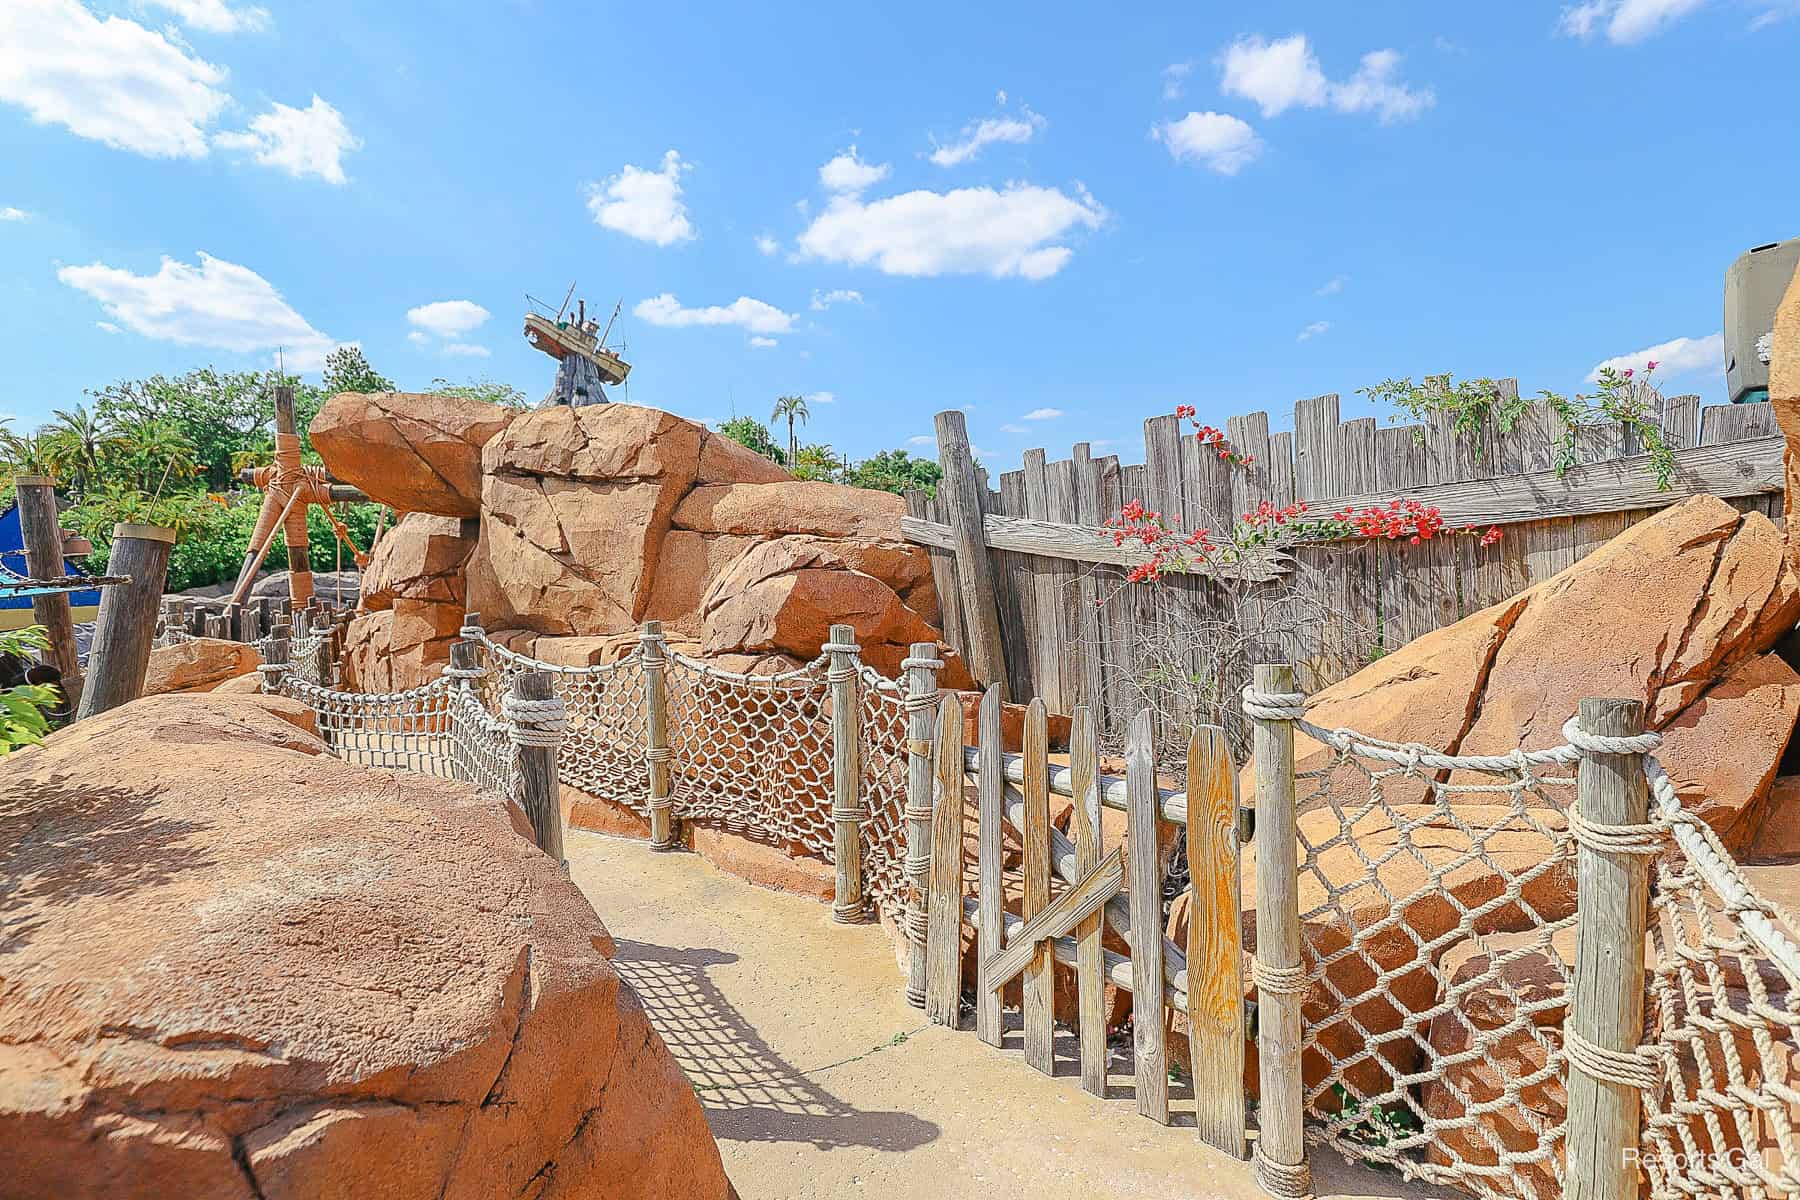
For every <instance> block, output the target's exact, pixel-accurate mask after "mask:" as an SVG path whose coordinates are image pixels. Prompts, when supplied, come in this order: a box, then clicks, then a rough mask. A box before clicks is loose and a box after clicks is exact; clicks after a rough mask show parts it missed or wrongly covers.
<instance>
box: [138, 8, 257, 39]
mask: <svg viewBox="0 0 1800 1200" xmlns="http://www.w3.org/2000/svg"><path fill="white" fill-rule="evenodd" d="M142 2H143V3H146V4H149V5H150V6H151V7H153V8H162V9H167V10H168V11H169V12H172V13H174V14H175V16H176V17H177V18H178V19H180V21H181V23H182V24H183V25H186V26H188V27H189V28H192V29H198V30H200V32H202V33H261V32H263V31H264V30H266V29H267V28H268V27H269V25H270V18H269V10H268V9H266V8H258V7H256V6H254V5H245V6H243V7H241V8H233V7H232V6H231V5H230V4H228V3H226V0H142Z"/></svg>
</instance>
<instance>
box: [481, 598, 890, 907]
mask: <svg viewBox="0 0 1800 1200" xmlns="http://www.w3.org/2000/svg"><path fill="white" fill-rule="evenodd" d="M463 634H464V636H465V637H466V638H468V639H469V640H471V641H473V642H474V643H476V645H477V646H478V647H479V657H480V661H481V662H482V664H483V665H484V667H485V668H486V677H485V678H484V679H483V680H482V681H480V682H479V683H478V684H477V690H478V691H479V692H480V693H481V694H482V695H483V696H484V697H485V698H486V699H487V700H488V704H489V707H490V708H491V707H493V706H494V705H495V704H496V703H497V700H496V699H495V697H497V696H499V695H501V694H504V692H505V691H506V690H507V689H509V688H510V686H511V681H512V679H513V677H514V676H516V675H517V674H518V673H520V672H522V671H545V672H548V673H549V674H550V675H551V677H552V686H553V689H554V691H555V693H556V695H557V696H558V697H559V698H561V699H562V701H563V702H564V705H565V707H566V711H567V720H568V728H567V731H566V732H565V734H564V741H563V745H562V752H561V753H560V754H559V755H558V756H557V765H558V773H559V775H560V777H561V779H562V781H563V782H564V783H567V784H569V785H570V786H572V787H577V788H580V789H581V790H582V791H584V792H587V793H589V794H590V795H593V796H597V797H599V798H600V799H603V800H608V801H611V802H613V803H615V804H621V805H624V806H625V807H627V808H629V809H631V810H632V811H633V812H635V813H637V814H638V815H639V816H648V814H649V796H650V788H649V774H650V773H649V757H648V753H647V726H648V710H647V704H648V699H647V697H648V687H647V685H648V675H649V673H650V672H651V671H653V670H654V671H659V672H660V673H661V676H662V679H663V688H664V696H665V706H666V711H667V730H668V763H669V783H670V800H671V803H672V814H673V816H674V817H675V818H676V819H678V820H686V821H699V822H703V823H708V824H713V825H717V826H719V827H722V828H724V829H727V830H730V831H731V832H734V833H739V834H747V835H750V836H752V837H756V838H759V839H762V840H765V841H769V842H772V843H775V844H777V845H781V846H784V847H786V848H790V849H793V850H797V851H799V852H801V853H804V854H808V855H811V856H813V857H816V858H820V859H823V860H824V861H825V862H827V863H833V864H835V861H836V853H835V837H834V822H833V819H832V769H831V762H832V712H831V707H832V704H831V680H830V678H829V675H830V663H829V656H828V655H821V656H820V657H819V658H817V659H815V660H814V661H812V662H810V663H807V664H805V665H804V666H801V667H798V668H796V669H794V670H791V671H785V672H781V673H778V674H770V675H751V674H742V673H738V672H733V671H725V670H721V669H720V668H718V667H716V666H713V665H711V664H709V663H706V662H704V661H701V660H699V659H695V658H690V657H688V656H687V655H685V654H681V653H679V652H677V651H674V650H672V649H669V648H668V646H667V644H666V643H665V642H663V641H662V640H661V639H659V638H652V639H650V641H651V643H652V644H653V645H654V650H653V651H650V652H648V653H647V647H646V644H645V643H642V642H640V644H639V645H638V646H637V647H635V648H634V649H632V650H631V651H630V652H629V653H628V654H626V655H625V656H623V657H621V658H620V659H618V660H617V661H615V662H611V663H605V664H595V665H588V666H567V665H560V664H555V663H546V662H543V661H541V660H538V659H534V658H531V657H529V656H527V655H524V654H520V653H518V652H517V651H514V650H510V649H507V648H506V647H504V646H501V645H500V644H498V643H497V642H495V641H493V640H492V639H491V638H489V637H488V636H487V634H486V633H485V632H483V631H481V630H480V629H479V628H478V627H475V626H469V627H467V628H465V629H464V630H463ZM857 680H858V710H859V712H858V728H859V731H860V732H859V745H860V748H861V755H860V758H861V785H862V786H861V801H862V811H863V813H864V819H863V823H862V837H863V874H864V882H865V888H866V890H867V892H868V894H869V895H871V896H873V897H874V898H875V899H876V900H877V901H879V902H882V903H885V904H889V905H898V904H899V903H901V902H903V900H904V898H905V895H906V887H905V880H904V878H903V870H904V858H905V845H906V822H905V797H906V720H905V695H904V692H903V691H902V689H901V688H900V687H899V685H898V684H895V683H893V682H892V681H890V680H887V679H884V678H882V677H881V676H880V675H879V674H878V673H876V672H875V671H873V670H872V669H870V668H868V667H866V666H859V667H858V669H857Z"/></svg>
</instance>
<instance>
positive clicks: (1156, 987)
mask: <svg viewBox="0 0 1800 1200" xmlns="http://www.w3.org/2000/svg"><path fill="white" fill-rule="evenodd" d="M1155 726H1156V719H1155V714H1154V713H1153V712H1151V710H1150V709H1148V708H1146V709H1144V710H1142V711H1141V712H1139V713H1138V715H1137V716H1135V717H1133V718H1132V719H1131V729H1130V731H1129V733H1128V734H1127V737H1126V742H1125V805H1126V814H1125V815H1126V818H1127V826H1126V829H1127V835H1126V840H1127V841H1128V842H1129V844H1130V848H1131V874H1130V876H1129V878H1130V881H1131V890H1130V892H1129V895H1128V899H1129V900H1130V902H1131V1032H1132V1043H1133V1045H1132V1049H1133V1051H1134V1053H1133V1056H1132V1057H1133V1058H1134V1059H1135V1060H1136V1063H1137V1089H1136V1090H1137V1110H1138V1112H1140V1113H1142V1114H1143V1115H1144V1116H1146V1117H1149V1118H1150V1119H1151V1120H1154V1121H1158V1122H1160V1123H1162V1124H1164V1125H1167V1124H1168V1123H1169V1063H1168V1054H1167V1051H1166V1049H1165V1047H1164V1045H1163V1037H1164V1029H1165V1025H1164V1016H1163V1004H1164V997H1165V996H1166V995H1167V994H1168V993H1167V990H1166V985H1165V982H1164V979H1163V919H1162V855H1161V854H1160V853H1159V852H1158V847H1159V846H1160V839H1159V838H1158V837H1157V829H1156V822H1157V818H1158V817H1159V816H1160V815H1161V814H1160V813H1159V812H1158V811H1157V810H1158V808H1159V807H1160V806H1159V805H1158V803H1157V799H1156V751H1155V748H1154V746H1153V744H1152V738H1153V737H1154V736H1155V734H1154V732H1153V731H1154V729H1155ZM1195 983H1196V981H1195V980H1194V978H1193V977H1192V975H1191V974H1190V976H1189V978H1188V986H1189V987H1190V988H1191V987H1193V986H1194V985H1195Z"/></svg>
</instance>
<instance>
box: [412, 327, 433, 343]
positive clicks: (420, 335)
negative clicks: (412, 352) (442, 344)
mask: <svg viewBox="0 0 1800 1200" xmlns="http://www.w3.org/2000/svg"><path fill="white" fill-rule="evenodd" d="M406 340H407V341H409V342H411V343H412V344H413V345H415V346H429V345H431V335H429V334H427V333H426V332H425V331H424V330H422V329H415V330H413V331H412V332H411V333H409V334H407V335H406Z"/></svg>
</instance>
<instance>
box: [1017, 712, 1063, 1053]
mask: <svg viewBox="0 0 1800 1200" xmlns="http://www.w3.org/2000/svg"><path fill="white" fill-rule="evenodd" d="M1048 732H1049V727H1048V722H1047V719H1046V712H1045V709H1044V701H1043V700H1042V698H1034V699H1033V700H1032V702H1031V704H1030V706H1029V707H1027V708H1026V710H1025V730H1024V738H1023V743H1022V744H1023V748H1024V753H1025V778H1024V791H1025V823H1024V827H1023V828H1022V829H1020V831H1019V832H1020V836H1021V837H1022V838H1023V840H1024V843H1025V889H1024V896H1023V897H1022V899H1021V903H1020V905H1019V915H1020V916H1021V917H1022V918H1024V919H1025V920H1026V921H1027V922H1029V921H1030V920H1031V918H1033V917H1035V916H1037V915H1038V913H1040V912H1042V911H1043V910H1044V908H1045V907H1047V906H1048V905H1049V903H1050V777H1049V776H1050V772H1049V743H1048ZM1050 953H1051V952H1050V947H1049V946H1040V947H1038V949H1037V952H1036V953H1035V954H1034V955H1033V956H1032V960H1031V965H1030V966H1029V967H1027V968H1026V969H1025V989H1024V990H1025V1000H1024V1005H1025V1061H1026V1062H1028V1063H1030V1064H1031V1065H1032V1066H1033V1067H1035V1068H1037V1069H1038V1070H1040V1071H1042V1072H1043V1073H1044V1074H1046V1075H1050V1074H1054V1073H1055V1069H1056V1043H1055V1035H1056V1028H1055V1023H1054V1022H1055V1007H1056V1006H1055V986H1056V975H1055V972H1054V971H1053V970H1052V969H1051V958H1050Z"/></svg>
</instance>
